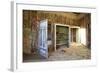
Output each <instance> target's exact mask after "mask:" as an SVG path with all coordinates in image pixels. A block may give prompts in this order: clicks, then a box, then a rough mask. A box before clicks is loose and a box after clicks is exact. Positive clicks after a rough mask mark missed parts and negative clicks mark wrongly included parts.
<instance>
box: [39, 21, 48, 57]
mask: <svg viewBox="0 0 100 73" xmlns="http://www.w3.org/2000/svg"><path fill="white" fill-rule="evenodd" d="M47 24H48V23H47V20H42V21H40V28H39V39H38V42H39V44H38V50H39V54H40V55H41V56H42V57H44V58H48V46H47V45H48V43H47Z"/></svg>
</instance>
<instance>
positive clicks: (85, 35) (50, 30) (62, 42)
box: [22, 10, 91, 62]
mask: <svg viewBox="0 0 100 73" xmlns="http://www.w3.org/2000/svg"><path fill="white" fill-rule="evenodd" d="M22 50H23V52H22V54H23V58H22V59H23V62H41V61H67V60H88V59H91V13H83V12H61V11H59V12H58V11H40V10H23V49H22Z"/></svg>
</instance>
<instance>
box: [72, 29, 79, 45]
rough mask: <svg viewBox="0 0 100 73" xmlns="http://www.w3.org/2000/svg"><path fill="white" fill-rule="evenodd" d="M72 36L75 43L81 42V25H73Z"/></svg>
mask: <svg viewBox="0 0 100 73" xmlns="http://www.w3.org/2000/svg"><path fill="white" fill-rule="evenodd" d="M70 32H71V33H70V34H71V35H70V37H71V42H72V43H73V42H74V43H79V42H80V37H79V27H71V29H70Z"/></svg>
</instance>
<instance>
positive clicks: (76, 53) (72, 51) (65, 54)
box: [48, 43, 91, 61]
mask: <svg viewBox="0 0 100 73" xmlns="http://www.w3.org/2000/svg"><path fill="white" fill-rule="evenodd" d="M90 58H91V50H90V49H88V48H87V47H85V46H84V45H82V44H76V43H72V44H71V45H70V47H69V48H66V47H62V48H59V49H58V50H57V51H56V52H53V53H51V55H50V56H49V58H48V60H50V61H57V60H82V59H90Z"/></svg>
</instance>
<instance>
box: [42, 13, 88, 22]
mask: <svg viewBox="0 0 100 73" xmlns="http://www.w3.org/2000/svg"><path fill="white" fill-rule="evenodd" d="M43 13H52V14H57V15H62V16H64V17H65V16H66V17H68V18H70V19H75V20H78V19H81V18H83V17H84V16H85V15H87V14H88V13H78V12H49V11H45V12H44V11H43Z"/></svg>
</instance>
